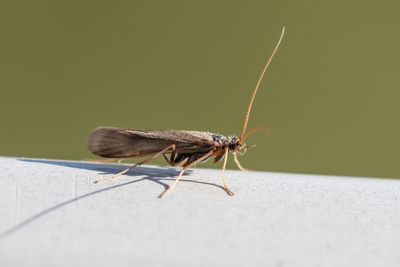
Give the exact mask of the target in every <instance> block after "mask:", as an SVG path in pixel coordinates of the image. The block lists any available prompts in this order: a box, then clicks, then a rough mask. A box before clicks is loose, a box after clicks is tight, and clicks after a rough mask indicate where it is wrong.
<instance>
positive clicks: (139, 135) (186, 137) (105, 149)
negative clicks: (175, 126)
mask: <svg viewBox="0 0 400 267" xmlns="http://www.w3.org/2000/svg"><path fill="white" fill-rule="evenodd" d="M172 144H175V145H176V152H177V153H194V152H207V151H210V149H212V147H213V138H212V134H211V133H207V132H195V131H176V130H135V129H123V128H115V127H98V128H96V129H94V130H93V131H92V132H91V133H90V134H89V136H88V140H87V146H88V148H89V150H90V151H91V152H92V153H93V154H95V155H98V156H102V157H107V158H128V157H143V156H147V155H152V154H155V153H157V152H160V151H161V150H163V149H165V148H166V147H168V146H170V145H172Z"/></svg>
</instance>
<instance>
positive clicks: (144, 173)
mask: <svg viewBox="0 0 400 267" xmlns="http://www.w3.org/2000/svg"><path fill="white" fill-rule="evenodd" d="M19 160H20V161H24V162H34V163H43V164H51V165H58V166H64V167H71V168H78V169H86V170H93V171H101V172H103V173H102V174H115V173H117V172H119V171H121V170H123V169H125V168H126V167H127V166H126V165H122V166H121V165H117V164H109V163H108V164H98V163H88V162H72V161H52V160H36V159H19ZM189 173H190V170H189ZM189 173H186V175H187V174H189ZM178 174H179V171H178V170H176V169H175V168H171V167H168V168H166V169H165V168H154V167H147V166H142V167H140V168H135V169H133V170H131V171H130V172H128V173H126V174H125V175H129V176H141V178H139V179H136V180H133V181H129V182H125V183H121V184H117V185H112V186H109V187H105V188H101V189H99V190H96V191H92V192H89V193H86V194H83V195H80V196H77V197H75V198H72V199H69V200H66V201H64V202H61V203H59V204H57V205H54V206H51V207H49V208H47V209H45V210H42V211H40V212H38V213H36V214H34V215H32V216H30V217H28V218H27V219H25V220H23V221H21V222H19V223H18V224H16V225H14V226H12V227H11V228H9V229H7V230H6V231H4V232H0V239H3V238H5V237H7V236H9V235H11V234H13V233H15V232H17V231H18V230H20V229H21V228H23V227H25V226H27V225H29V224H30V223H32V222H34V221H36V220H37V219H39V218H41V217H43V216H45V215H47V214H49V213H50V212H54V211H56V210H58V209H60V208H62V207H64V206H67V205H69V204H71V203H74V202H76V201H79V200H82V199H85V198H88V197H90V196H93V195H96V194H99V193H102V192H105V191H109V190H113V189H116V188H119V187H123V186H127V185H130V184H133V183H137V182H142V181H152V182H155V183H157V184H160V185H162V186H163V187H164V190H166V189H167V188H168V185H167V184H166V183H164V182H162V181H161V180H175V178H176V176H177V175H178ZM180 181H183V182H191V183H198V184H205V185H211V186H216V187H218V188H221V189H222V190H224V188H223V187H222V186H220V185H217V184H213V183H207V182H200V181H193V180H188V179H181V180H180ZM224 191H225V190H224Z"/></svg>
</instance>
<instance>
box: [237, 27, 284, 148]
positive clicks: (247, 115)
mask: <svg viewBox="0 0 400 267" xmlns="http://www.w3.org/2000/svg"><path fill="white" fill-rule="evenodd" d="M284 34H285V27H283V28H282V33H281V37H279V41H278V43H277V44H276V46H275V49H274V51H273V52H272V55H271V56H270V57H269V59H268V61H267V64H265V67H264V69H263V71H262V73H261V75H260V78H258V82H257V85H256V88H255V89H254V92H253V96H252V97H251V100H250V104H249V107H248V108H247V113H246V119H245V120H244V124H243V129H242V133H241V134H240V138H241V139H240V141H243V140H242V139H243V135H244V133H245V131H246V127H247V122H248V121H249V116H250V110H251V106H252V105H253V101H254V98H255V97H256V93H257V89H258V87H259V86H260V83H261V80H262V78H263V76H264V73H265V71H266V70H267V68H268V66H269V63H271V60H272V58H273V57H274V55H275V53H276V51H277V50H278V48H279V45H280V44H281V41H282V38H283V35H284Z"/></svg>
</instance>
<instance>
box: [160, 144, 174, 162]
mask: <svg viewBox="0 0 400 267" xmlns="http://www.w3.org/2000/svg"><path fill="white" fill-rule="evenodd" d="M175 154H176V145H172V152H171V157H170V158H169V159H168V158H167V156H165V154H162V155H163V157H164V159H165V160H166V161H167V162H168V164H169V165H171V166H175Z"/></svg>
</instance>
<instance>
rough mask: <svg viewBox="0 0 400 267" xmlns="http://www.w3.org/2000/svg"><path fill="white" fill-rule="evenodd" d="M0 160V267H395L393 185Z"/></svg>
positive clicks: (399, 229) (396, 187) (399, 254)
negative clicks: (172, 186)
mask: <svg viewBox="0 0 400 267" xmlns="http://www.w3.org/2000/svg"><path fill="white" fill-rule="evenodd" d="M124 167H125V165H122V164H100V163H86V162H74V161H53V160H45V159H22V158H6V157H0V266H11V267H12V266H41V267H43V266H307V267H310V266H341V267H342V266H352V267H354V266H363V267H364V266H386V267H388V266H396V267H398V266H400V200H399V197H400V180H396V179H374V178H356V177H337V176H320V175H297V174H286V173H267V172H239V171H229V170H228V171H227V173H226V176H227V183H228V185H229V186H230V188H231V189H232V190H233V191H234V192H235V193H236V195H235V196H233V197H231V196H228V195H227V194H226V193H225V192H224V191H223V189H221V187H220V183H221V171H220V170H209V169H200V168H196V169H192V171H191V172H189V173H188V174H187V175H185V176H184V177H183V179H182V181H181V182H180V183H179V184H178V185H177V187H176V188H175V189H174V191H172V192H171V193H170V194H169V195H167V196H166V197H165V198H164V199H159V198H157V196H158V195H159V194H160V193H161V192H162V191H163V190H164V189H165V188H166V187H167V185H168V184H170V183H171V182H172V180H173V179H174V177H175V176H176V175H177V174H178V170H175V169H174V168H170V167H155V166H143V167H140V168H138V169H135V170H133V171H131V172H129V173H128V174H127V175H124V176H121V177H119V178H118V179H115V180H113V181H108V182H104V183H100V184H93V181H94V180H96V179H98V178H100V177H104V176H105V175H108V174H110V173H115V172H118V171H120V170H122V169H123V168H124Z"/></svg>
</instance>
